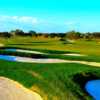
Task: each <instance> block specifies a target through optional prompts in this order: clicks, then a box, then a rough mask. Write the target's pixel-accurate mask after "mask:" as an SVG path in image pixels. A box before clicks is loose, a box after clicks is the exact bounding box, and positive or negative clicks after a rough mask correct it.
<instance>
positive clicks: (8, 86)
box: [0, 77, 43, 100]
mask: <svg viewBox="0 0 100 100" xmlns="http://www.w3.org/2000/svg"><path fill="white" fill-rule="evenodd" d="M0 100H43V99H42V98H41V96H40V95H39V94H37V93H35V92H33V91H31V90H28V89H26V88H25V87H23V86H22V85H20V84H19V83H18V82H15V81H13V80H10V79H8V78H5V77H0Z"/></svg>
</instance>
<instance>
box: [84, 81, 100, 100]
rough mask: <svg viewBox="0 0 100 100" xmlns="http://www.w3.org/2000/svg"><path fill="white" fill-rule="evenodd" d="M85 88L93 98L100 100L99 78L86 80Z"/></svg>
mask: <svg viewBox="0 0 100 100" xmlns="http://www.w3.org/2000/svg"><path fill="white" fill-rule="evenodd" d="M85 89H86V91H87V92H88V93H89V94H90V95H91V96H92V97H93V98H94V99H95V100H100V80H92V81H89V82H87V84H86V86H85Z"/></svg>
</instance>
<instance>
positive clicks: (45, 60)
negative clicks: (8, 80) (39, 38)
mask: <svg viewBox="0 0 100 100" xmlns="http://www.w3.org/2000/svg"><path fill="white" fill-rule="evenodd" d="M16 60H17V61H19V62H29V63H32V62H33V63H79V64H85V65H90V66H96V67H100V63H99V62H88V61H73V60H63V59H34V58H26V57H16Z"/></svg>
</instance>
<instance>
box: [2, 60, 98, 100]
mask: <svg viewBox="0 0 100 100" xmlns="http://www.w3.org/2000/svg"><path fill="white" fill-rule="evenodd" d="M0 64H1V65H2V66H0V75H1V76H5V77H8V78H11V79H13V80H16V81H18V82H20V83H21V84H23V85H24V86H25V87H27V88H31V87H32V86H33V85H35V86H37V87H39V88H40V90H41V92H40V94H41V95H42V92H43V93H44V94H46V95H48V100H52V98H53V97H55V96H57V97H58V98H60V99H58V100H65V99H66V98H69V99H70V100H74V99H75V98H76V99H78V100H79V99H81V98H85V99H89V98H90V97H89V96H88V95H87V94H86V93H85V92H84V91H83V90H82V89H81V88H80V87H79V85H77V84H76V83H75V82H74V81H73V76H74V75H76V74H77V73H83V72H84V73H85V72H88V71H89V72H91V73H92V72H94V71H96V72H98V73H100V68H96V67H93V66H92V67H91V66H87V65H82V64H71V63H70V64H69V63H68V64H67V63H61V64H31V63H20V62H8V61H2V60H0ZM32 73H36V74H37V75H34V74H32ZM99 77H100V76H99ZM84 95H85V97H84ZM42 96H43V95H42Z"/></svg>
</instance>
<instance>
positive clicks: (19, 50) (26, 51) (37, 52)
mask: <svg viewBox="0 0 100 100" xmlns="http://www.w3.org/2000/svg"><path fill="white" fill-rule="evenodd" d="M16 51H18V52H25V53H35V54H45V53H42V52H39V51H30V50H21V49H16Z"/></svg>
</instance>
